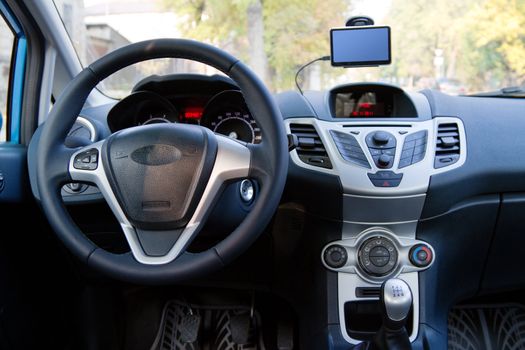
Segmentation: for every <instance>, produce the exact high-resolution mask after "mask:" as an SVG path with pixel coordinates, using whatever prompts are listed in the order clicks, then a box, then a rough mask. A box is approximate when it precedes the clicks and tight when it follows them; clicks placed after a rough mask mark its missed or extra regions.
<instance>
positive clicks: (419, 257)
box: [409, 243, 433, 267]
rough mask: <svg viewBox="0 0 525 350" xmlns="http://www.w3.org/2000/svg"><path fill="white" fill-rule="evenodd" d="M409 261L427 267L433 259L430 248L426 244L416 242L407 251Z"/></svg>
mask: <svg viewBox="0 0 525 350" xmlns="http://www.w3.org/2000/svg"><path fill="white" fill-rule="evenodd" d="M409 258H410V262H411V263H412V264H413V265H414V266H417V267H427V266H428V265H430V263H431V262H432V259H433V255H432V250H431V249H430V248H429V246H428V245H426V244H423V243H421V244H416V245H415V246H413V247H412V248H411V249H410V252H409Z"/></svg>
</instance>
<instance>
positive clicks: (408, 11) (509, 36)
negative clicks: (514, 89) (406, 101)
mask: <svg viewBox="0 0 525 350" xmlns="http://www.w3.org/2000/svg"><path fill="white" fill-rule="evenodd" d="M387 24H389V25H390V26H391V27H392V51H393V62H394V63H393V64H392V66H390V67H388V68H387V69H385V71H384V72H383V75H384V76H395V77H398V78H399V77H405V78H408V79H413V80H415V81H417V80H418V79H420V78H428V77H436V78H439V77H444V78H448V79H458V80H460V81H461V82H463V84H465V85H466V86H467V87H468V88H469V90H488V89H494V88H497V87H501V86H503V85H512V84H519V83H523V81H524V75H525V0H481V1H480V0H457V1H450V0H393V1H392V5H391V9H390V12H389V14H388V16H387ZM436 49H441V50H442V51H443V54H442V57H443V59H444V66H443V70H442V71H441V72H439V71H438V70H437V69H436V67H435V65H434V59H435V54H436Z"/></svg>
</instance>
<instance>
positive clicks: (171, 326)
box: [151, 301, 265, 350]
mask: <svg viewBox="0 0 525 350" xmlns="http://www.w3.org/2000/svg"><path fill="white" fill-rule="evenodd" d="M239 339H243V340H239ZM151 349H152V350H207V349H213V350H264V349H265V348H264V343H263V335H262V327H261V317H260V315H259V313H258V312H257V311H256V310H252V309H251V308H250V307H246V306H227V307H222V306H204V305H194V304H191V305H189V304H187V303H185V302H181V301H169V302H168V303H166V305H165V307H164V310H163V315H162V320H161V324H160V327H159V331H158V333H157V337H156V339H155V342H154V344H153V346H152V347H151Z"/></svg>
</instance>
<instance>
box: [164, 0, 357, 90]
mask: <svg viewBox="0 0 525 350" xmlns="http://www.w3.org/2000/svg"><path fill="white" fill-rule="evenodd" d="M164 4H165V6H166V8H168V9H170V10H173V11H176V12H177V13H180V14H182V15H185V16H187V18H188V20H185V21H182V22H181V31H182V33H183V34H187V35H188V36H191V37H192V38H195V39H197V40H202V41H207V42H210V43H212V44H215V45H218V46H220V47H222V48H224V49H226V50H229V51H230V52H232V53H233V54H235V55H237V56H238V57H240V58H241V59H243V60H246V61H247V62H248V64H249V65H250V66H251V68H253V69H254V70H255V72H256V73H257V74H258V75H259V76H260V77H261V78H262V79H264V80H265V81H266V82H267V83H268V84H269V85H270V86H272V87H273V88H275V89H277V90H282V89H289V88H292V86H293V77H294V74H295V72H296V70H297V69H298V68H299V67H300V66H301V64H303V63H305V62H307V61H309V60H311V59H314V58H317V57H319V56H324V55H327V54H329V53H330V46H329V35H328V31H329V29H330V28H332V27H338V26H342V25H343V24H344V20H345V16H346V14H347V12H348V9H349V2H348V1H345V0H288V1H282V0H228V1H227V0H164Z"/></svg>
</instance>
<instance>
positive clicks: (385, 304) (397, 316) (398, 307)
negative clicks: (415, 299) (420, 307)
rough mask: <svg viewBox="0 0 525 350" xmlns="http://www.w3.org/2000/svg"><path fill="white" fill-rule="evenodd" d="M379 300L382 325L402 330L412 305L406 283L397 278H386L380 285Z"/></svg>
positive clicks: (394, 329)
mask: <svg viewBox="0 0 525 350" xmlns="http://www.w3.org/2000/svg"><path fill="white" fill-rule="evenodd" d="M379 302H380V305H381V312H382V314H383V326H384V327H385V328H387V329H388V330H391V331H400V330H402V329H403V328H404V327H405V324H406V321H407V317H408V312H409V311H410V307H411V306H412V292H411V291H410V287H409V286H408V284H407V283H406V282H405V281H403V280H401V279H398V278H391V279H389V280H386V281H385V282H384V283H383V285H382V286H381V295H380V297H379Z"/></svg>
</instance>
